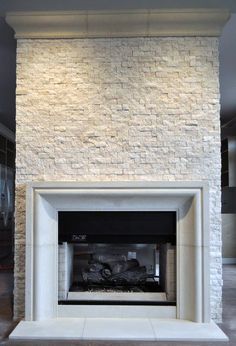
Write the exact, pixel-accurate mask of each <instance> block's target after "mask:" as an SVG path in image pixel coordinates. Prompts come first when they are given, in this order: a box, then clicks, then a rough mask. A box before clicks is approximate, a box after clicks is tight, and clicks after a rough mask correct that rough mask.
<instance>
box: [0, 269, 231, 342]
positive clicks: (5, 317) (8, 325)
mask: <svg viewBox="0 0 236 346" xmlns="http://www.w3.org/2000/svg"><path fill="white" fill-rule="evenodd" d="M223 272H224V288H223V308H224V310H223V321H224V322H223V323H222V324H221V325H220V327H221V328H222V329H223V331H224V332H225V333H226V334H227V335H228V336H229V338H230V341H229V343H222V342H218V343H216V342H211V343H206V342H202V343H200V342H197V343H190V342H153V341H150V342H148V341H145V342H142V341H129V342H127V341H112V342H109V341H106V342H105V341H71V342H70V341H65V340H62V341H52V340H50V341H40V340H37V341H22V340H21V341H16V340H14V341H9V340H8V339H7V334H8V332H9V331H10V330H11V329H12V328H13V327H14V324H13V323H12V322H11V299H10V298H9V293H10V292H11V290H12V288H11V277H10V276H9V275H7V274H4V275H3V274H0V304H1V310H0V335H1V336H2V341H1V342H0V345H6V346H17V345H18V346H23V345H24V346H27V345H32V346H48V345H50V346H59V345H68V346H75V345H81V346H82V345H84V346H102V345H103V346H111V345H112V346H113V345H114V346H118V345H120V346H121V345H127V346H139V345H140V346H141V345H142V346H154V345H155V346H171V345H183V346H184V345H185V346H187V345H188V346H196V345H198V346H201V345H202V346H203V345H204V346H213V345H215V346H223V345H224V346H226V345H227V346H236V265H227V266H224V271H223ZM1 276H2V277H1Z"/></svg>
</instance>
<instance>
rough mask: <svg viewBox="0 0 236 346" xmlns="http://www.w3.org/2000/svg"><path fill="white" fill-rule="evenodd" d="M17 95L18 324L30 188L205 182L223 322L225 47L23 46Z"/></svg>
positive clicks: (131, 43) (148, 43) (179, 43)
mask: <svg viewBox="0 0 236 346" xmlns="http://www.w3.org/2000/svg"><path fill="white" fill-rule="evenodd" d="M16 93H17V100H16V102H17V106H16V121H17V132H16V143H17V149H16V168H17V170H16V194H17V198H16V257H15V317H20V316H23V314H24V260H23V253H24V238H25V210H24V209H25V186H26V184H27V183H28V182H30V181H125V180H127V181H128V180H129V181H130V180H136V181H138V180H139V181H148V180H149V181H151V180H157V181H174V180H176V181H184V180H185V181H186V180H187V181H190V180H204V181H207V182H209V186H210V242H211V251H210V255H211V308H212V318H213V319H214V320H215V321H220V320H221V286H222V278H221V214H220V209H221V201H220V120H219V108H220V107H219V83H218V40H217V39H216V38H200V37H192V38H184V37H183V38H130V39H128V38H122V39H119V38H118V39H81V40H79V39H74V40H19V41H18V49H17V90H16Z"/></svg>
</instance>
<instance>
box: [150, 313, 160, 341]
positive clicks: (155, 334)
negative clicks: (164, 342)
mask: <svg viewBox="0 0 236 346" xmlns="http://www.w3.org/2000/svg"><path fill="white" fill-rule="evenodd" d="M152 320H153V319H152V318H148V321H149V323H150V325H151V328H152V331H153V333H154V336H155V339H156V341H158V340H160V337H158V333H157V332H156V328H155V327H154V325H153V323H152Z"/></svg>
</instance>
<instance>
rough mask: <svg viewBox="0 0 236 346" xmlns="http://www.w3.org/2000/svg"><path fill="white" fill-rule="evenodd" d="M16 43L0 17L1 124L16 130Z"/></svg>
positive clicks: (12, 34)
mask: <svg viewBox="0 0 236 346" xmlns="http://www.w3.org/2000/svg"><path fill="white" fill-rule="evenodd" d="M15 83H16V41H15V39H14V33H13V30H12V29H11V28H10V27H9V26H8V25H7V24H6V22H5V20H4V19H3V18H1V17H0V96H1V97H0V123H2V124H3V125H5V126H7V127H8V128H9V129H11V130H12V131H14V130H15Z"/></svg>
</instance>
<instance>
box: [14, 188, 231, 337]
mask: <svg viewBox="0 0 236 346" xmlns="http://www.w3.org/2000/svg"><path fill="white" fill-rule="evenodd" d="M208 199H209V196H208V187H207V185H206V184H205V183H201V182H145V183H141V182H120V183H101V182H100V183H63V182H58V183H56V182H52V183H43V182H42V183H40V182H39V183H36V182H35V183H32V184H30V185H29V186H28V190H27V208H26V212H27V220H26V223H27V226H26V294H25V301H26V309H25V321H24V322H21V323H20V324H19V325H18V327H17V328H16V329H15V331H14V332H13V333H12V335H11V337H12V338H34V337H36V338H37V337H42V335H41V336H40V333H41V331H42V330H43V336H45V337H46V338H48V337H51V336H52V334H53V335H54V337H59V338H61V337H62V338H78V339H81V338H82V339H83V338H85V339H86V338H87V339H90V338H91V339H93V338H95V339H97V338H98V339H99V338H100V337H101V335H100V334H98V335H92V334H90V333H89V332H87V334H86V335H87V336H86V335H85V334H83V333H82V332H81V331H79V330H80V329H76V330H77V334H76V331H73V332H71V334H70V329H69V332H68V330H67V331H66V329H67V328H68V323H69V321H70V320H71V319H72V320H73V323H76V320H77V322H78V325H79V324H81V323H82V324H83V322H81V321H85V319H86V321H87V323H91V321H93V323H94V320H93V319H94V318H95V319H98V320H99V321H98V323H101V322H102V321H103V322H104V319H105V321H107V322H108V321H110V323H111V320H112V321H113V322H114V319H115V320H116V322H117V323H116V328H118V327H117V326H119V323H121V324H122V323H124V321H125V320H127V323H128V324H129V323H132V321H136V319H138V321H139V322H140V321H141V322H142V320H143V322H144V330H145V323H151V325H152V328H154V331H155V325H156V328H157V334H156V332H155V333H154V334H153V335H152V332H150V333H148V332H147V330H146V331H145V332H144V334H143V335H139V336H137V338H138V339H144V340H160V339H164V340H168V338H169V337H168V332H167V333H165V332H164V331H163V330H162V327H163V323H164V330H165V328H166V327H167V326H168V323H171V328H172V329H173V330H175V331H176V332H175V333H174V337H173V336H172V338H174V339H176V338H179V339H181V340H189V339H191V340H192V339H199V340H205V339H206V340H207V339H218V340H226V337H225V336H224V334H223V333H222V332H221V331H220V330H219V329H218V327H216V325H215V324H213V323H210V296H209V220H208V218H209V215H208V213H209V210H208V202H209V201H208ZM68 210H70V211H81V210H83V211H85V210H86V211H92V210H93V211H94V210H96V211H108V210H112V211H117V210H119V211H121V210H123V211H124V210H125V211H128V210H129V211H133V210H136V211H137V210H142V211H144V210H146V211H148V210H149V211H176V213H177V235H176V237H177V241H176V249H177V260H176V261H177V283H176V287H177V306H176V308H175V307H172V306H171V307H168V306H167V307H166V306H153V307H150V306H149V307H148V306H133V307H132V310H131V309H130V307H126V306H119V307H117V306H115V307H113V306H112V305H111V306H105V305H102V306H93V305H89V306H79V305H74V306H63V305H58V298H57V297H58V276H57V275H58V274H57V273H58V222H57V217H58V211H68ZM163 318H164V320H163ZM124 319H125V320H124ZM159 319H160V320H159ZM47 321H48V323H49V324H48V326H50V328H49V329H48V328H47V327H46V324H45V323H46V322H47ZM63 321H64V324H63ZM158 321H159V322H160V323H158ZM174 321H176V324H175V322H174ZM190 321H191V322H193V323H190ZM107 322H105V323H107ZM141 322H140V323H141ZM135 323H136V322H135ZM181 323H182V324H181ZM95 324H96V321H95ZM166 324H167V325H166ZM63 325H64V328H63ZM161 326H162V327H161ZM206 326H207V329H206ZM195 327H196V330H195V329H194V328H195ZM201 327H202V328H203V329H201ZM186 328H187V329H186ZM188 328H190V332H189V331H188ZM51 329H53V330H54V332H52V331H51ZM118 329H119V336H118V335H117V334H116V333H115V335H114V336H113V337H112V336H110V337H109V335H108V336H106V333H105V335H103V337H101V338H105V339H106V338H108V339H109V338H111V339H113V338H121V339H124V338H125V339H129V338H131V339H133V338H135V337H134V336H132V333H131V334H130V335H127V331H124V335H122V327H119V328H118ZM167 329H168V328H167ZM84 330H86V324H85V325H84ZM160 331H161V335H162V337H160V336H158V334H159V332H160ZM194 331H196V335H194V334H195V333H194ZM100 332H101V331H100ZM81 333H82V334H81ZM145 333H146V334H145ZM176 333H177V334H176ZM199 333H200V334H199ZM95 334H96V333H95ZM190 334H191V335H192V336H191V337H190ZM99 335H100V337H99ZM154 335H155V336H154ZM170 339H171V337H170Z"/></svg>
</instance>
